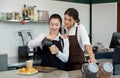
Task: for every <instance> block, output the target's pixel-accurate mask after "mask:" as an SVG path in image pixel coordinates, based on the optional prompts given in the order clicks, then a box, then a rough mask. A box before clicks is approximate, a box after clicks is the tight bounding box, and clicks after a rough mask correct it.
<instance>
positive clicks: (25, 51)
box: [18, 32, 35, 62]
mask: <svg viewBox="0 0 120 78" xmlns="http://www.w3.org/2000/svg"><path fill="white" fill-rule="evenodd" d="M18 35H19V36H20V37H21V39H22V43H23V45H22V46H19V47H18V62H24V61H26V60H29V59H34V53H35V51H34V49H30V48H28V47H27V44H25V40H24V37H23V34H22V32H18ZM28 36H31V34H30V33H28ZM31 39H32V36H31Z"/></svg>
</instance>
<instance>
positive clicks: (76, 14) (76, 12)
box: [64, 8, 80, 24]
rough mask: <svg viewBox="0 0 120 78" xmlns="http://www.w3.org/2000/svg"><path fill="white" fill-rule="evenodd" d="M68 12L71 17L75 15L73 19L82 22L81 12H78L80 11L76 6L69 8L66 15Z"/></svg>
mask: <svg viewBox="0 0 120 78" xmlns="http://www.w3.org/2000/svg"><path fill="white" fill-rule="evenodd" d="M65 14H67V15H69V16H71V17H73V19H74V20H75V21H76V22H77V23H78V24H79V23H80V19H79V14H78V11H77V10H76V9H74V8H68V9H67V10H66V11H65V13H64V15H65Z"/></svg>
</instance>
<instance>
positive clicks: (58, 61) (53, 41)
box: [28, 14, 69, 69]
mask: <svg viewBox="0 0 120 78" xmlns="http://www.w3.org/2000/svg"><path fill="white" fill-rule="evenodd" d="M61 26H62V19H61V17H60V16H59V15H58V14H53V15H51V16H50V19H49V28H50V32H49V34H48V35H45V34H40V35H39V36H38V37H36V38H35V39H33V40H31V41H29V43H28V47H29V48H34V47H37V46H40V45H42V51H43V55H42V62H41V65H42V66H51V67H57V68H58V69H64V68H65V63H66V62H67V61H68V55H69V49H68V48H69V41H68V38H64V37H63V36H62V35H61V34H60V30H61ZM48 43H49V44H48ZM51 45H55V49H54V53H51V51H50V46H51Z"/></svg>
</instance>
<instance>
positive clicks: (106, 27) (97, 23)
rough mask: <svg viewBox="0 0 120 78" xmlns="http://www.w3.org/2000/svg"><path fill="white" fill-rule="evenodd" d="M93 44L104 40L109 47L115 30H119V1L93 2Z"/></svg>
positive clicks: (105, 45)
mask: <svg viewBox="0 0 120 78" xmlns="http://www.w3.org/2000/svg"><path fill="white" fill-rule="evenodd" d="M92 7H93V8H92V13H93V14H92V26H93V29H92V31H93V32H92V34H93V36H92V37H93V45H95V44H96V43H97V42H102V43H103V45H104V47H106V48H108V47H109V44H110V41H111V38H112V34H113V32H116V31H117V3H103V4H93V6H92Z"/></svg>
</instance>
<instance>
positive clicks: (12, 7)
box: [0, 0, 89, 57]
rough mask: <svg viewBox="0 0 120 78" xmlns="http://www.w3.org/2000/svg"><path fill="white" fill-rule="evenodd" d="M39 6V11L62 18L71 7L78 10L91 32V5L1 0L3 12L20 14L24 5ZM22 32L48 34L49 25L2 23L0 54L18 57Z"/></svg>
mask: <svg viewBox="0 0 120 78" xmlns="http://www.w3.org/2000/svg"><path fill="white" fill-rule="evenodd" d="M24 4H26V5H31V6H34V5H36V6H37V9H39V10H48V11H49V14H50V15H51V14H53V13H59V14H60V15H61V16H62V17H63V14H64V11H65V10H66V9H67V8H69V7H74V8H76V9H77V10H78V11H79V13H80V20H81V23H82V24H84V25H85V26H86V29H87V30H88V32H89V5H88V4H80V3H71V2H59V1H52V0H1V1H0V8H1V10H0V13H1V12H16V11H17V12H19V13H21V10H22V8H23V5H24ZM20 30H32V31H33V32H34V35H35V36H36V35H38V34H39V33H46V32H48V30H49V29H48V24H45V23H27V24H25V25H22V24H20V23H4V22H0V54H1V53H7V54H8V57H17V48H18V46H20V45H22V41H21V38H20V37H19V36H18V31H20Z"/></svg>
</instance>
